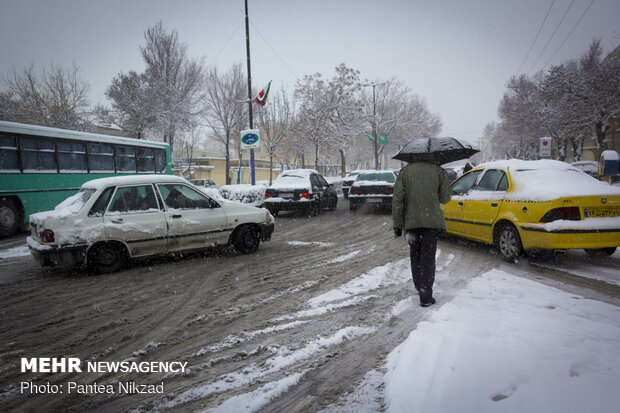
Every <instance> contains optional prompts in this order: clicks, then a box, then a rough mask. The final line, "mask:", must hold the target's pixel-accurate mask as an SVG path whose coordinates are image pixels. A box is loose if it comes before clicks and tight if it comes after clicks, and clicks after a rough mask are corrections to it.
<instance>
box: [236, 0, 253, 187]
mask: <svg viewBox="0 0 620 413" xmlns="http://www.w3.org/2000/svg"><path fill="white" fill-rule="evenodd" d="M245 47H246V54H247V59H248V114H249V116H250V129H254V120H253V116H252V69H251V67H250V23H249V18H248V0H245ZM239 167H241V159H239ZM250 174H251V176H252V185H256V175H255V170H254V149H250Z"/></svg>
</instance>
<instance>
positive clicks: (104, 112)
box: [95, 71, 157, 139]
mask: <svg viewBox="0 0 620 413" xmlns="http://www.w3.org/2000/svg"><path fill="white" fill-rule="evenodd" d="M153 95H154V93H152V90H151V87H150V85H149V82H148V78H147V76H146V75H145V74H138V73H136V72H134V71H131V72H129V73H128V74H123V73H119V74H118V76H116V77H115V78H114V79H112V84H111V85H110V86H109V87H108V89H107V90H106V97H107V98H108V99H110V101H112V109H111V110H110V109H107V108H105V107H103V106H101V105H98V106H97V107H96V108H95V112H96V113H97V117H98V119H99V120H100V121H101V122H103V123H105V124H114V125H116V126H118V127H120V128H121V129H123V130H124V131H126V132H128V135H130V136H132V137H134V138H137V139H143V138H144V137H145V136H144V135H145V133H146V131H147V130H149V129H155V128H156V124H157V122H156V118H155V113H156V108H154V107H153V106H154V104H155V99H154V96H153Z"/></svg>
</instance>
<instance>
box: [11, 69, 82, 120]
mask: <svg viewBox="0 0 620 413" xmlns="http://www.w3.org/2000/svg"><path fill="white" fill-rule="evenodd" d="M3 81H4V84H5V85H6V87H7V89H8V95H5V98H6V99H9V101H8V102H7V103H6V106H7V107H9V108H11V113H12V115H13V120H16V121H19V122H24V123H33V124H37V125H44V126H53V127H59V128H66V129H78V130H84V129H86V128H87V127H88V124H89V122H88V120H87V116H86V113H85V110H86V108H87V106H88V100H87V94H88V90H89V88H90V86H89V84H88V82H86V81H84V80H82V79H81V78H80V76H79V68H78V67H77V66H76V65H75V64H74V65H73V66H71V67H61V66H58V65H55V64H52V65H51V66H50V67H49V69H45V68H44V69H42V70H41V72H40V73H37V72H36V71H35V69H34V68H33V67H32V66H31V67H29V68H27V69H24V70H23V71H21V72H17V71H13V73H12V74H11V75H9V76H7V77H5V78H4V79H3ZM3 106H4V104H3ZM2 113H4V115H6V114H7V113H8V112H7V110H6V109H4V110H3V111H2Z"/></svg>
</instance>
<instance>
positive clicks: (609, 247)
mask: <svg viewBox="0 0 620 413" xmlns="http://www.w3.org/2000/svg"><path fill="white" fill-rule="evenodd" d="M452 193H453V194H452V199H451V200H450V202H448V203H447V204H445V205H443V210H444V215H445V219H446V227H447V231H448V233H450V234H454V235H458V236H461V237H465V238H470V239H473V240H477V241H482V242H484V243H488V244H495V245H496V246H497V250H498V252H499V254H500V255H501V256H502V258H504V259H505V260H506V261H510V262H513V261H514V260H515V259H516V258H517V257H518V256H519V255H521V254H522V253H523V252H524V251H525V252H527V251H530V252H534V251H536V250H566V249H571V248H583V249H585V250H586V252H587V253H588V254H591V255H611V254H613V253H614V252H615V250H616V247H618V246H620V187H617V186H612V185H609V184H608V183H606V182H602V181H599V180H597V179H595V178H593V177H591V176H589V175H587V174H586V173H584V172H583V171H581V170H579V169H577V168H575V167H573V166H571V165H569V164H568V163H565V162H560V161H552V160H538V161H522V160H516V159H512V160H505V161H495V162H489V163H485V164H482V165H480V166H478V167H476V168H473V169H472V170H471V171H469V172H468V173H466V174H465V175H463V176H462V177H460V178H459V179H457V180H456V181H454V182H453V183H452Z"/></svg>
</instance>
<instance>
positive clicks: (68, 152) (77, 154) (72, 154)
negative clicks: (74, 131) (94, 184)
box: [56, 142, 86, 172]
mask: <svg viewBox="0 0 620 413" xmlns="http://www.w3.org/2000/svg"><path fill="white" fill-rule="evenodd" d="M56 148H57V150H58V169H59V170H60V172H73V171H75V172H86V151H85V150H84V144H83V143H80V142H58V143H57V144H56Z"/></svg>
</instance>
